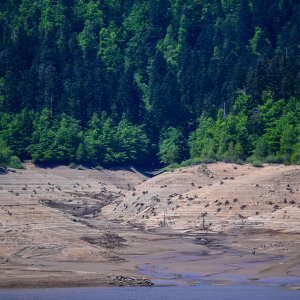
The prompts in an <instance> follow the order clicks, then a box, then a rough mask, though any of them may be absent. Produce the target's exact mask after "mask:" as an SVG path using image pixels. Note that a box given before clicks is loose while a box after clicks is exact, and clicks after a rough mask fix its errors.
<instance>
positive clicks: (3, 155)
mask: <svg viewBox="0 0 300 300" xmlns="http://www.w3.org/2000/svg"><path fill="white" fill-rule="evenodd" d="M11 154H12V152H11V150H10V149H9V147H8V146H7V145H6V143H5V142H4V141H3V140H2V139H0V166H6V165H7V164H9V161H10V159H11Z"/></svg>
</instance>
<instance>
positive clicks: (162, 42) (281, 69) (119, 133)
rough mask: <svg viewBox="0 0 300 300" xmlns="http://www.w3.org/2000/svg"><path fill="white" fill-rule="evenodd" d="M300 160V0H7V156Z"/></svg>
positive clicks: (3, 135) (5, 161) (2, 138)
mask: <svg viewBox="0 0 300 300" xmlns="http://www.w3.org/2000/svg"><path fill="white" fill-rule="evenodd" d="M20 159H21V160H23V159H33V161H35V162H36V163H63V164H68V163H71V162H73V163H80V164H93V165H132V164H134V165H146V164H147V165H152V164H157V163H163V164H179V163H181V162H182V161H185V164H189V163H193V162H200V161H215V160H225V161H245V160H247V159H248V161H250V162H253V163H256V164H259V163H260V162H265V161H266V162H274V163H277V162H278V163H279V162H284V163H300V4H299V2H298V1H297V0H185V1H183V0H147V1H146V0H139V1H137V0H56V1H51V0H2V1H1V3H0V163H1V164H2V165H11V166H18V165H20V164H21V162H20Z"/></svg>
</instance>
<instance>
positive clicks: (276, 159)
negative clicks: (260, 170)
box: [264, 154, 283, 164]
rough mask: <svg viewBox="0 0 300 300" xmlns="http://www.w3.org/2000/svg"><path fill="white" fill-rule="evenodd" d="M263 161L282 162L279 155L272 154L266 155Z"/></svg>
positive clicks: (270, 162)
mask: <svg viewBox="0 0 300 300" xmlns="http://www.w3.org/2000/svg"><path fill="white" fill-rule="evenodd" d="M264 161H265V162H266V163H268V164H281V163H282V162H283V160H282V158H281V157H279V156H276V155H274V154H271V155H268V156H267V157H266V158H265V159H264Z"/></svg>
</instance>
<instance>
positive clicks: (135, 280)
mask: <svg viewBox="0 0 300 300" xmlns="http://www.w3.org/2000/svg"><path fill="white" fill-rule="evenodd" d="M107 277H108V281H109V284H110V285H115V286H153V285H154V284H153V282H151V280H150V279H148V278H140V277H131V276H124V275H108V276H107Z"/></svg>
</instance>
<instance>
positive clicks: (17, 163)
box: [8, 156, 24, 169]
mask: <svg viewBox="0 0 300 300" xmlns="http://www.w3.org/2000/svg"><path fill="white" fill-rule="evenodd" d="M8 166H9V167H10V168H14V169H24V166H23V164H22V162H21V160H20V158H19V157H18V156H12V157H11V158H10V160H9V163H8Z"/></svg>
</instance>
